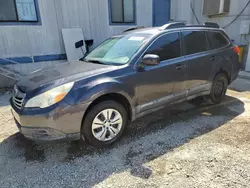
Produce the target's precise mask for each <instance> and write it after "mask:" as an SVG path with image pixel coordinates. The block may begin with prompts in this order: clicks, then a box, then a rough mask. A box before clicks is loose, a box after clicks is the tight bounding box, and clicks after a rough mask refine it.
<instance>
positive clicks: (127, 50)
mask: <svg viewBox="0 0 250 188" xmlns="http://www.w3.org/2000/svg"><path fill="white" fill-rule="evenodd" d="M150 36H151V35H150V34H140V35H139V34H138V35H135V34H133V35H126V36H119V37H112V38H109V39H107V40H106V41H104V42H103V43H102V44H100V46H98V47H97V48H96V49H94V50H93V51H92V52H91V53H90V54H89V55H88V56H86V58H85V59H84V60H85V61H93V62H99V63H100V62H101V63H103V64H105V63H106V64H117V65H123V64H126V63H127V62H128V61H129V60H130V59H131V58H132V56H133V55H134V54H135V53H136V52H137V51H138V50H139V48H140V47H141V46H142V45H143V44H144V43H145V42H146V41H148V39H149V38H150Z"/></svg>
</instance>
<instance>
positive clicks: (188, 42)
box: [182, 31, 209, 55]
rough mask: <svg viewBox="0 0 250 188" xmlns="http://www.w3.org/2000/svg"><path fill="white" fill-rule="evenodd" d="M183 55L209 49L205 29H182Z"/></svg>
mask: <svg viewBox="0 0 250 188" xmlns="http://www.w3.org/2000/svg"><path fill="white" fill-rule="evenodd" d="M182 34H183V39H184V49H185V55H190V54H196V53H199V52H204V51H207V50H208V49H209V47H208V41H207V36H206V33H205V31H183V32H182Z"/></svg>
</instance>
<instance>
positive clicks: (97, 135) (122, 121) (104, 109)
mask: <svg viewBox="0 0 250 188" xmlns="http://www.w3.org/2000/svg"><path fill="white" fill-rule="evenodd" d="M127 123H128V113H127V111H126V109H125V108H124V106H123V105H121V104H119V103H117V102H115V101H111V100H110V101H104V102H101V103H98V104H97V105H95V106H94V107H92V108H91V109H90V111H89V112H88V113H87V115H86V117H85V119H84V121H83V125H82V129H81V134H82V136H83V137H84V139H85V140H86V141H87V142H88V143H89V144H90V145H92V146H95V147H97V148H104V147H108V146H110V145H112V144H113V143H114V142H116V141H118V140H119V139H120V138H121V136H122V133H123V131H124V128H125V127H126V126H127Z"/></svg>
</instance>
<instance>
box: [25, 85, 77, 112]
mask: <svg viewBox="0 0 250 188" xmlns="http://www.w3.org/2000/svg"><path fill="white" fill-rule="evenodd" d="M73 85H74V82H70V83H67V84H64V85H61V86H59V87H56V88H54V89H51V90H49V91H46V92H44V93H42V94H40V95H37V96H35V97H33V98H31V99H30V100H28V102H27V103H26V105H25V107H27V108H29V107H40V108H46V107H49V106H51V105H53V104H55V103H58V102H59V101H61V100H62V99H63V98H64V97H65V96H66V95H67V94H68V92H69V91H70V90H71V89H72V87H73Z"/></svg>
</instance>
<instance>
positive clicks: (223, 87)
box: [206, 73, 228, 104]
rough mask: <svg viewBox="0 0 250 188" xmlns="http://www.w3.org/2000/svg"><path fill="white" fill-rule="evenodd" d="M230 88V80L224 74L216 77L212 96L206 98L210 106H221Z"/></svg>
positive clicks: (211, 92)
mask: <svg viewBox="0 0 250 188" xmlns="http://www.w3.org/2000/svg"><path fill="white" fill-rule="evenodd" d="M227 88H228V78H227V75H226V74H224V73H219V74H217V75H216V76H215V78H214V81H213V85H212V88H211V91H210V94H209V95H208V96H206V99H207V101H208V102H209V103H210V104H219V103H220V102H221V101H222V100H223V98H224V97H225V95H226V92H227Z"/></svg>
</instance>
